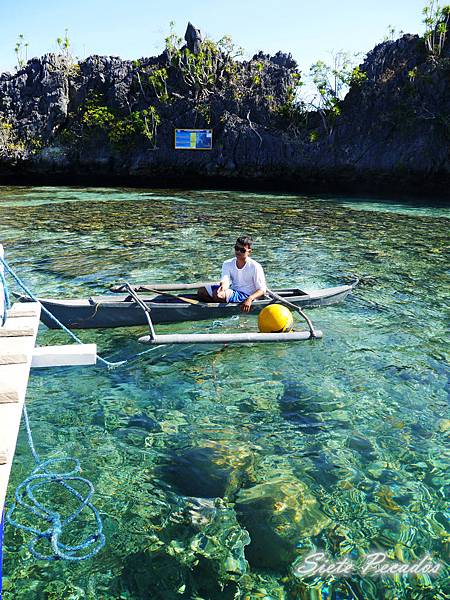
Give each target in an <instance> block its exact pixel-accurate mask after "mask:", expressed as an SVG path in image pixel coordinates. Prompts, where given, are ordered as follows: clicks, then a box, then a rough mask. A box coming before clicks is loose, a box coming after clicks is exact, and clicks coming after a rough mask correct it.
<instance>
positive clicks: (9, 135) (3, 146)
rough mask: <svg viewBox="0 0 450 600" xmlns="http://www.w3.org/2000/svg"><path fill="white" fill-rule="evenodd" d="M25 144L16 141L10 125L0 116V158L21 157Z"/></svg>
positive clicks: (16, 138)
mask: <svg viewBox="0 0 450 600" xmlns="http://www.w3.org/2000/svg"><path fill="white" fill-rule="evenodd" d="M25 151H26V147H25V144H24V143H23V142H22V141H21V140H19V139H18V137H17V135H16V133H15V132H14V128H13V126H12V125H11V123H10V122H9V121H8V120H7V119H5V118H4V117H2V116H0V156H11V155H22V154H24V153H25Z"/></svg>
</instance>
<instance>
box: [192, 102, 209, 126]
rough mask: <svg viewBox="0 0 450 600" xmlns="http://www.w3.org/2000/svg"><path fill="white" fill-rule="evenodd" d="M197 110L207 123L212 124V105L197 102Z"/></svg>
mask: <svg viewBox="0 0 450 600" xmlns="http://www.w3.org/2000/svg"><path fill="white" fill-rule="evenodd" d="M195 110H196V112H197V113H198V114H199V115H201V116H202V117H203V119H204V121H205V123H206V124H207V125H211V106H210V105H209V104H197V105H196V107H195Z"/></svg>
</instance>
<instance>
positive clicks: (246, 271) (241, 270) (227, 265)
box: [198, 235, 267, 312]
mask: <svg viewBox="0 0 450 600" xmlns="http://www.w3.org/2000/svg"><path fill="white" fill-rule="evenodd" d="M252 246H253V240H252V238H251V237H250V236H248V235H243V236H241V237H238V239H237V240H236V244H235V246H234V254H235V257H234V258H230V259H229V260H226V261H225V262H224V263H223V265H222V276H221V279H220V282H219V283H218V284H217V285H207V286H206V287H202V288H200V289H199V290H198V295H199V298H200V299H201V300H204V301H205V302H241V303H242V306H241V310H242V311H243V312H249V311H250V310H251V307H252V303H253V300H256V298H260V297H261V296H264V294H265V293H266V289H267V287H266V278H265V276H264V271H263V268H262V266H261V265H260V264H259V263H258V262H256V260H253V258H250V254H251V253H252Z"/></svg>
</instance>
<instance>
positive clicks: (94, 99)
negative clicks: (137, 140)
mask: <svg viewBox="0 0 450 600" xmlns="http://www.w3.org/2000/svg"><path fill="white" fill-rule="evenodd" d="M114 119H115V117H114V115H113V114H112V112H111V111H110V110H109V109H108V107H107V106H104V105H102V104H100V96H99V95H98V94H95V93H94V94H90V96H89V97H88V98H87V99H86V101H85V103H84V106H83V116H82V117H81V122H82V124H83V125H84V126H86V127H88V128H90V129H99V130H103V131H107V130H109V128H110V126H111V125H112V124H113V122H114Z"/></svg>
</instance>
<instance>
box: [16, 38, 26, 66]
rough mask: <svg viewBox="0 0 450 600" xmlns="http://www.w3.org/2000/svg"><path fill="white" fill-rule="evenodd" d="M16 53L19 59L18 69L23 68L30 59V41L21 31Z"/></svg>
mask: <svg viewBox="0 0 450 600" xmlns="http://www.w3.org/2000/svg"><path fill="white" fill-rule="evenodd" d="M14 53H15V55H16V59H17V69H23V67H24V66H25V65H26V64H27V60H28V42H27V41H25V37H24V35H23V33H19V35H18V38H17V42H16V45H15V47H14Z"/></svg>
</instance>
